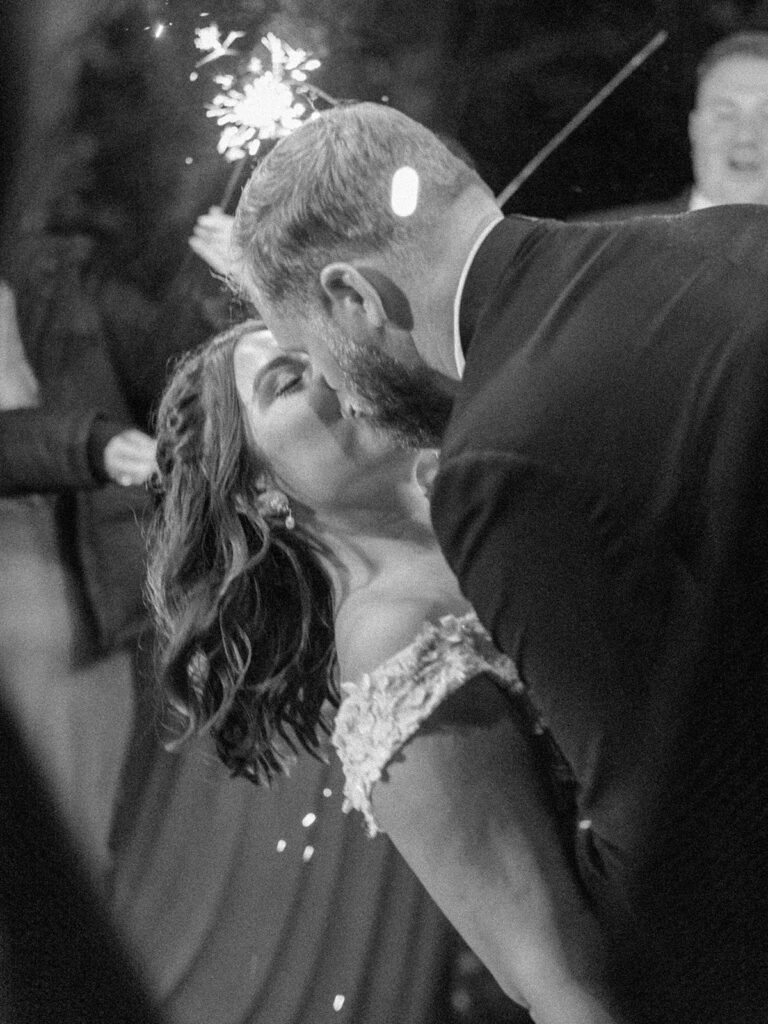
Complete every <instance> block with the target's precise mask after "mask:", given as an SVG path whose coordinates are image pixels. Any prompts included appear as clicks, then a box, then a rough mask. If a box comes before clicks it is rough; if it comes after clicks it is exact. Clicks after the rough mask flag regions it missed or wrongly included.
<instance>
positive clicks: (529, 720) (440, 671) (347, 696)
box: [333, 612, 571, 836]
mask: <svg viewBox="0 0 768 1024" xmlns="http://www.w3.org/2000/svg"><path fill="white" fill-rule="evenodd" d="M481 674H487V675H490V676H491V677H492V678H493V679H494V680H495V681H496V682H497V683H498V684H499V686H500V687H501V688H502V689H503V690H504V691H505V692H506V693H507V694H508V695H509V697H510V701H511V702H512V704H513V705H514V707H515V710H516V711H517V712H519V715H518V718H519V720H520V722H521V723H522V726H521V727H522V728H524V729H526V731H528V732H529V733H530V735H531V737H536V738H538V739H537V740H535V742H538V743H541V740H542V739H543V740H545V745H546V747H547V752H546V755H545V762H544V770H545V771H546V772H547V774H548V775H549V776H550V777H551V779H553V780H555V783H556V785H557V787H558V790H560V791H562V792H560V798H561V800H562V799H563V798H564V799H565V802H566V803H568V804H570V792H568V793H567V794H566V793H565V790H569V788H570V784H571V778H570V774H569V772H568V770H567V766H566V765H565V762H564V761H563V760H562V758H561V757H560V756H559V753H558V752H557V750H556V748H555V747H554V744H553V743H552V742H551V740H550V739H549V737H548V733H547V731H546V729H545V727H544V724H543V723H542V721H541V720H540V719H539V718H538V716H537V715H536V713H535V711H534V710H533V705H532V704H531V702H530V699H529V698H528V696H527V694H526V691H525V687H524V685H523V683H522V682H521V681H520V678H519V676H518V674H517V671H516V669H515V666H514V664H513V662H512V661H511V660H510V659H509V658H508V657H506V655H504V654H500V653H499V651H498V650H497V649H496V648H495V647H494V645H493V643H492V641H491V638H490V636H489V635H488V633H487V632H486V630H485V629H484V628H483V626H482V625H481V624H480V622H479V620H478V618H477V615H476V614H475V613H474V612H468V613H467V614H466V615H463V616H461V617H456V616H453V615H449V616H445V617H444V618H442V619H440V621H439V622H438V623H437V624H433V623H426V624H425V625H424V627H423V628H422V630H421V632H420V633H419V634H418V636H417V637H416V638H415V639H414V641H413V642H412V643H411V644H409V645H408V646H407V647H406V648H404V650H402V651H400V652H399V653H398V654H396V655H394V656H393V657H392V658H390V659H389V660H388V661H386V662H384V664H383V665H380V666H379V667H378V668H376V669H375V670H374V671H373V672H370V673H367V674H366V675H364V676H363V677H362V679H359V680H357V681H356V682H345V683H342V685H341V694H342V700H341V704H340V707H339V710H338V712H337V714H336V722H335V725H334V731H333V744H334V746H335V747H336V750H337V752H338V754H339V757H340V759H341V763H342V766H343V768H344V776H345V779H346V783H345V786H344V804H343V809H344V810H345V811H349V810H350V809H351V808H355V809H356V810H358V811H361V812H362V814H363V815H364V816H365V820H366V823H367V825H368V832H369V834H370V835H371V836H374V835H376V833H377V832H378V831H379V827H378V825H377V823H376V820H375V818H374V816H373V812H372V809H371V790H372V789H373V786H374V783H375V782H377V781H378V780H379V779H380V778H381V775H382V772H383V771H384V769H385V767H386V766H387V764H388V763H389V762H390V761H391V760H392V758H393V757H394V756H395V754H396V753H397V752H398V750H400V749H401V747H403V746H404V744H405V743H406V742H407V741H408V740H409V739H410V738H411V736H413V734H414V733H415V732H416V731H417V730H418V729H419V728H420V726H421V725H423V724H424V722H425V721H426V720H427V719H428V718H429V716H430V715H431V714H432V712H433V711H434V710H435V709H436V708H437V707H438V705H439V704H440V703H441V702H442V701H444V700H445V699H446V698H447V697H448V696H450V694H452V693H454V692H455V691H456V690H458V689H459V688H460V687H462V686H463V685H464V684H465V683H467V682H469V680H470V679H472V678H474V677H475V676H478V675H481Z"/></svg>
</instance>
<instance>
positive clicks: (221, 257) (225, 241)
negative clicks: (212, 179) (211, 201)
mask: <svg viewBox="0 0 768 1024" xmlns="http://www.w3.org/2000/svg"><path fill="white" fill-rule="evenodd" d="M234 222H235V218H234V217H230V216H229V214H227V213H224V212H223V211H222V210H221V209H220V208H219V207H218V206H212V207H211V208H210V210H209V211H208V213H203V214H201V216H200V217H198V218H197V221H196V222H195V226H194V228H193V229H192V237H191V238H190V239H189V247H190V249H191V250H192V251H193V252H194V253H195V254H196V255H197V256H199V257H200V259H201V260H204V261H205V262H206V263H207V264H208V266H209V267H211V268H212V269H213V270H215V271H216V273H217V274H221V275H222V277H226V278H229V277H231V276H232V272H233V269H234V266H233V264H234V261H233V253H232V226H233V224H234Z"/></svg>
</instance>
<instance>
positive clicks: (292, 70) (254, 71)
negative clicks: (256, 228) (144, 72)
mask: <svg viewBox="0 0 768 1024" xmlns="http://www.w3.org/2000/svg"><path fill="white" fill-rule="evenodd" d="M244 34H245V33H243V32H229V33H228V34H227V35H226V36H225V37H224V38H222V35H221V32H220V31H219V28H218V26H217V25H215V24H212V25H207V26H205V27H203V28H198V29H196V31H195V46H196V47H197V48H198V49H199V50H202V51H204V52H205V56H204V57H202V58H201V59H200V60H199V61H198V63H197V65H196V66H197V67H202V66H203V65H205V64H209V63H211V62H212V61H215V60H219V59H220V58H222V57H227V56H237V55H238V53H237V51H236V50H234V49H232V44H233V43H234V42H236V41H237V40H238V39H240V38H241V37H242V36H243V35H244ZM261 45H262V46H263V47H264V49H265V50H266V51H267V57H266V59H265V60H262V59H261V58H260V57H259V56H258V55H256V54H255V53H254V54H252V55H251V57H250V59H249V61H248V64H247V68H246V71H245V73H244V74H240V75H239V76H238V75H235V74H221V75H217V76H216V77H215V78H214V82H215V83H216V85H218V86H219V89H220V91H219V92H218V93H217V94H216V95H215V96H214V98H213V100H212V101H211V102H210V103H209V104H207V106H206V116H207V117H210V118H213V119H215V121H216V123H217V124H218V125H219V127H220V128H221V129H222V132H221V135H220V137H219V141H218V144H217V146H216V148H217V150H218V152H219V153H221V154H222V156H223V157H224V159H225V160H227V161H229V162H230V163H235V164H236V166H235V168H234V170H233V173H232V176H231V177H230V180H229V183H228V185H227V188H226V190H225V192H224V196H223V198H222V201H221V206H222V208H224V209H226V207H227V204H228V203H229V200H230V199H231V198H232V193H233V192H234V189H235V186H236V184H237V181H238V180H239V177H240V172H241V170H242V167H243V165H244V163H245V162H246V161H247V160H248V159H249V158H250V159H253V158H254V157H256V155H257V154H258V153H259V150H260V149H261V147H262V144H263V143H264V142H265V141H268V140H275V139H280V138H283V137H284V136H286V135H290V133H291V132H292V131H294V129H296V128H298V126H299V125H300V124H301V123H302V122H303V121H306V120H308V119H309V118H311V117H313V116H315V107H314V101H315V100H318V99H321V100H323V101H324V102H325V103H327V104H330V105H332V106H335V105H336V103H337V100H335V99H334V98H333V97H332V96H329V95H328V93H326V92H323V90H322V89H319V88H318V87H317V86H315V85H313V84H312V83H311V82H310V81H309V75H310V74H311V73H312V72H313V71H316V70H317V69H318V68H319V67H320V61H319V60H317V59H316V58H314V57H312V56H311V55H310V54H309V53H307V52H306V51H305V50H302V49H298V48H295V47H292V46H289V45H288V44H287V43H284V42H283V41H282V39H279V38H278V37H277V36H276V35H275V34H274V33H272V32H268V33H267V35H265V36H263V37H262V39H261ZM265 64H266V66H265Z"/></svg>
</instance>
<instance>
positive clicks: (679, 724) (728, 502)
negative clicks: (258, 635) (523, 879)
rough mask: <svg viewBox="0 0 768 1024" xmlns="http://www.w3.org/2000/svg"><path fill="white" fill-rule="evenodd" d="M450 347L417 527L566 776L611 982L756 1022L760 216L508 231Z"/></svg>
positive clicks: (765, 655)
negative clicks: (528, 702) (449, 394)
mask: <svg viewBox="0 0 768 1024" xmlns="http://www.w3.org/2000/svg"><path fill="white" fill-rule="evenodd" d="M461 336H462V339H463V345H464V349H465V353H466V358H467V365H466V373H465V376H464V382H463V386H462V388H461V390H460V394H459V397H458V399H457V401H456V405H455V408H454V412H453V416H452V419H451V423H450V425H449V428H448V431H447V434H446V436H445V441H444V447H443V452H442V456H441V469H440V473H439V475H438V477H437V480H436V482H435V489H434V493H433V499H432V509H433V521H434V525H435V528H436V531H437V535H438V538H439V540H440V543H441V545H442V547H443V550H444V551H445V553H446V555H447V557H448V560H449V562H450V564H451V566H452V567H453V569H454V571H455V572H456V574H457V576H458V578H459V580H460V582H461V585H462V588H463V590H464V592H465V593H466V595H467V597H468V598H469V599H470V600H471V601H472V603H473V604H474V606H475V608H476V609H477V611H478V614H479V615H480V618H481V620H482V621H483V622H484V624H485V625H486V626H487V627H488V628H489V630H490V631H491V633H492V635H493V637H494V640H495V641H496V643H497V644H498V646H499V647H501V648H502V649H503V650H504V651H506V652H507V653H508V654H509V655H511V656H512V657H513V658H514V659H515V660H516V662H517V664H518V666H519V668H520V671H521V674H522V678H523V679H524V680H525V682H526V683H527V684H528V686H529V687H530V689H531V692H532V695H533V697H534V699H535V700H536V702H537V703H538V705H539V706H540V708H541V710H542V711H543V714H544V717H545V719H546V720H547V721H548V723H549V725H550V727H551V730H552V732H553V734H554V737H555V739H556V740H557V741H558V743H559V744H560V746H561V748H562V750H563V752H564V753H565V755H566V757H567V758H568V760H569V761H570V763H571V765H572V766H573V768H574V770H575V773H576V775H577V779H578V782H579V813H580V818H581V820H582V822H583V826H584V827H583V828H582V829H580V830H579V831H578V835H577V840H576V843H577V851H576V852H577V857H578V862H579V865H580V871H581V874H582V878H583V880H584V882H585V885H586V886H587V889H588V891H589V893H590V895H591V898H592V899H593V900H594V902H595V905H596V907H597V908H598V910H599V912H600V914H601V915H602V917H603V920H605V921H607V922H610V924H611V927H614V928H616V929H618V930H619V931H620V932H621V934H622V935H623V936H624V938H623V939H622V945H621V947H620V948H621V949H622V950H623V951H624V952H625V953H626V959H625V960H624V963H623V965H622V970H625V971H629V967H630V965H632V964H636V965H637V966H638V974H639V975H640V984H641V986H644V987H645V988H646V990H647V987H648V986H650V989H651V991H654V992H655V993H656V994H657V995H658V998H659V1000H660V1002H659V1004H658V1005H654V1007H653V1012H649V1017H650V1019H654V1020H675V1021H678V1020H691V1021H694V1020H707V1021H709V1022H712V1024H714V1022H723V1021H728V1022H730V1021H737V1020H738V1021H740V1022H742V1024H743V1022H745V1021H755V1022H757V1021H758V1020H765V1019H768V953H766V948H765V941H764V932H765V925H766V922H768V897H767V896H766V892H768V887H766V885H765V882H764V879H765V878H768V796H767V795H766V794H768V712H767V708H768V701H767V699H766V695H767V694H768V687H767V684H768V621H766V620H767V619H768V210H766V209H764V208H762V207H747V206H741V207H738V208H737V207H720V208H717V209H713V210H707V211H702V212H700V213H695V214H686V215H685V216H682V217H680V218H677V217H671V218H658V219H639V220H633V221H627V222H621V223H616V222H607V223H605V224H592V223H571V224H562V223H558V222H553V221H537V220H532V219H528V218H521V217H517V218H514V217H513V218H509V219H507V220H506V221H504V222H502V223H501V224H500V225H499V226H497V227H496V228H495V229H494V230H493V231H492V232H491V234H490V235H489V236H488V238H487V239H486V241H485V242H484V243H483V245H482V247H481V249H480V251H479V253H478V256H477V257H476V259H475V261H474V263H473V266H472V268H471V270H470V274H469V277H468V280H467V284H466V288H465V292H464V295H463V299H462V305H461ZM761 877H762V878H763V881H762V882H761V881H760V878H761ZM617 948H619V947H617ZM628 984H629V982H628ZM664 1000H667V1001H668V1002H667V1003H666V1004H665V1002H664ZM665 1007H666V1008H665Z"/></svg>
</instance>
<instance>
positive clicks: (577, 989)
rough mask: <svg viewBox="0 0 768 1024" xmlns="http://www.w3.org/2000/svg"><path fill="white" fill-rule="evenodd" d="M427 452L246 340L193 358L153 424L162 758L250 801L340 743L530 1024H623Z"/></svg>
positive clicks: (565, 835) (515, 696) (239, 334)
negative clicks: (219, 771) (247, 793)
mask: <svg viewBox="0 0 768 1024" xmlns="http://www.w3.org/2000/svg"><path fill="white" fill-rule="evenodd" d="M431 457H433V456H432V455H431V453H414V452H413V451H408V450H406V449H403V448H400V447H395V446H393V443H392V441H391V440H390V439H388V438H387V437H386V436H385V435H383V434H381V433H380V432H378V431H377V430H376V429H375V428H373V427H372V426H371V425H370V424H369V423H368V421H367V420H366V419H365V418H364V417H357V418H345V417H343V416H342V415H341V409H340V407H339V403H338V399H337V397H336V395H335V393H334V392H333V391H331V390H330V389H329V388H328V387H327V385H326V384H325V382H324V381H323V380H322V379H321V378H318V377H315V376H313V374H312V369H311V366H310V363H309V361H308V358H307V356H306V355H305V354H303V353H301V352H296V353H291V352H285V351H282V350H280V349H279V348H277V346H276V345H275V343H274V342H273V340H272V338H271V336H270V335H269V334H268V333H267V332H266V331H265V330H263V329H261V328H260V325H258V324H257V323H256V322H251V323H247V324H244V325H240V326H239V327H237V328H234V329H233V330H231V331H229V332H227V333H226V334H224V335H221V336H220V337H219V338H217V339H214V341H213V342H211V343H209V344H208V345H207V346H205V347H204V348H203V349H201V350H199V351H198V352H195V353H192V354H191V355H190V356H188V357H186V358H185V359H184V361H183V362H182V363H181V364H180V365H179V367H178V368H177V369H176V371H175V373H174V374H173V377H172V379H171V381H170V383H169V386H168V388H167V390H166V393H165V396H164V398H163V402H162V405H161V408H160V412H159V417H158V464H159V466H160V479H159V490H160V494H161V497H160V499H159V507H158V511H157V516H156V520H155V524H154V529H153V534H152V538H151V559H150V581H149V590H150V595H151V600H152V603H153V605H154V609H155V613H156V616H157V619H158V622H159V625H160V632H161V635H162V638H163V639H162V642H161V649H160V669H161V676H162V679H163V681H164V686H165V696H166V700H167V704H168V706H169V707H170V708H171V709H172V711H173V712H175V717H176V719H177V724H178V725H179V732H178V742H183V740H184V738H185V737H189V736H192V735H195V734H199V733H200V732H203V731H206V730H210V731H211V732H212V734H213V736H214V738H215V740H216V744H217V748H218V751H219V754H220V756H221V757H222V759H223V760H224V762H225V763H226V764H227V765H228V767H229V768H230V770H231V771H232V773H233V774H235V775H244V776H246V777H248V778H250V779H251V780H253V781H255V782H265V781H269V779H270V778H271V777H272V776H273V775H274V774H275V773H277V772H279V771H281V770H283V769H284V768H285V767H286V766H287V765H288V764H289V763H290V756H291V752H292V751H293V750H296V749H298V748H299V747H304V748H306V749H308V750H310V751H312V752H316V753H319V754H320V755H321V756H322V754H323V750H324V747H325V737H326V736H327V735H328V734H329V733H331V732H332V738H333V743H334V745H335V747H336V750H337V751H338V754H339V757H340V758H341V761H342V765H343V768H344V772H345V776H346V790H345V795H346V798H347V803H348V806H350V807H353V808H356V809H357V810H359V811H361V812H362V813H363V815H364V816H365V819H366V822H367V826H368V829H369V831H370V832H371V833H372V834H375V833H376V832H377V831H381V832H385V833H387V834H388V835H389V837H390V838H391V840H392V841H393V843H394V844H395V846H396V847H397V848H398V849H399V851H400V852H401V853H402V855H403V856H404V858H405V859H406V861H408V863H409V864H410V865H411V867H412V868H413V869H414V871H415V873H416V874H417V875H418V877H419V878H420V879H421V881H422V882H423V884H424V885H425V887H426V888H427V890H428V891H429V892H430V893H431V895H432V896H433V898H434V899H435V901H436V902H437V904H438V905H439V906H440V907H441V908H442V910H443V911H444V912H445V914H446V915H447V917H448V918H449V919H450V920H451V921H452V922H453V923H454V925H455V926H456V927H457V929H458V930H459V932H461V934H462V935H463V936H464V938H465V939H466V940H467V942H468V943H469V945H470V946H471V947H472V948H473V949H474V950H475V952H476V953H477V954H478V955H479V956H480V958H481V959H482V960H483V961H484V963H485V964H486V965H487V966H488V967H489V969H490V970H491V972H492V973H493V974H494V976H495V977H496V979H497V980H498V982H499V983H500V985H501V987H502V988H503V989H504V991H505V992H506V993H507V994H508V995H509V996H510V997H511V998H513V999H514V1000H515V1001H517V1002H518V1003H520V1004H522V1005H524V1006H525V1007H527V1008H528V1010H529V1013H530V1015H531V1016H532V1017H533V1019H534V1020H535V1021H537V1022H547V1024H550V1022H551V1024H607V1022H613V1021H617V1020H620V1019H623V1018H622V1017H621V1016H620V1011H619V1010H618V1009H617V1007H616V1004H615V1000H614V998H613V995H612V993H613V992H614V979H613V978H612V975H611V966H610V943H609V942H608V941H606V939H605V937H604V936H603V934H602V933H601V929H600V927H599V926H598V924H597V922H596V920H595V918H594V917H593V915H592V913H591V911H590V908H589V907H588V905H587V903H586V901H585V899H584V896H583V894H582V892H581V890H580V888H579V886H578V883H577V881H576V877H575V874H574V872H573V871H572V868H571V862H570V859H569V858H570V851H569V846H570V842H569V839H570V837H571V836H572V835H573V830H574V829H576V828H577V827H578V824H577V822H576V821H575V820H574V818H573V816H572V810H571V802H570V800H569V784H568V779H567V773H566V772H565V771H564V770H563V766H562V764H561V763H560V761H559V759H558V756H557V752H556V751H555V750H554V747H553V745H552V744H551V742H550V741H549V739H548V736H547V733H546V730H545V729H544V728H543V726H542V723H540V722H538V721H537V720H536V717H535V715H534V714H533V712H532V708H531V705H530V703H529V701H528V699H527V697H526V694H525V692H524V689H523V687H522V685H521V683H520V682H519V680H518V678H517V675H516V673H515V669H514V666H513V665H512V663H511V662H510V661H509V660H508V659H507V658H505V657H503V656H501V655H500V654H499V653H498V652H497V651H496V650H495V649H494V648H493V646H492V645H491V643H490V641H489V638H488V636H487V634H486V633H485V632H484V630H483V629H482V627H481V626H480V625H479V623H478V622H477V619H476V618H475V616H474V613H473V612H472V610H471V609H470V608H469V606H468V605H467V602H466V601H465V600H464V598H463V597H462V595H461V594H460V592H459V590H458V587H457V584H456V582H455V579H454V577H453V575H452V574H451V572H450V570H449V569H448V566H447V565H446V563H445V561H444V559H443V557H442V555H441V553H440V551H439V548H438V546H437V544H436V542H435V539H434V536H433V534H432V530H431V527H430V521H429V509H428V501H427V497H426V494H425V488H424V487H423V486H422V485H421V483H420V480H421V479H423V475H424V472H425V466H428V464H429V459H430V458H431Z"/></svg>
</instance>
